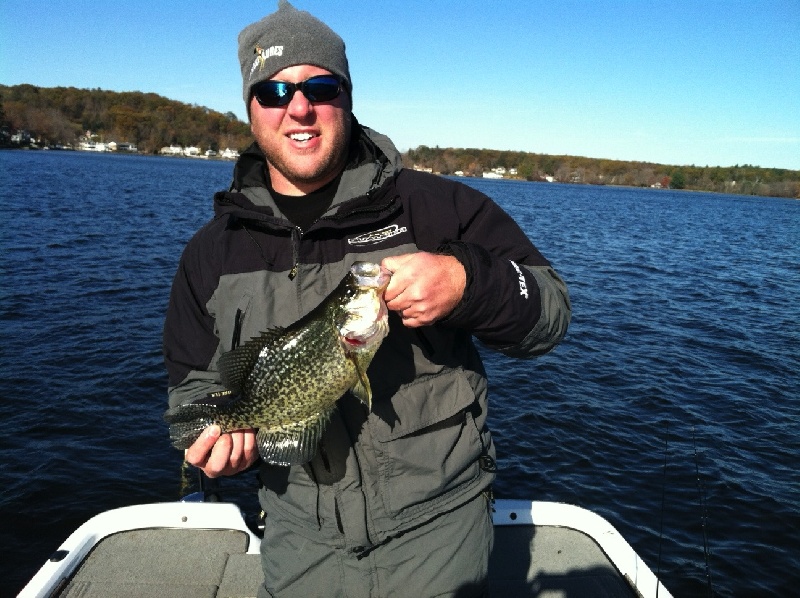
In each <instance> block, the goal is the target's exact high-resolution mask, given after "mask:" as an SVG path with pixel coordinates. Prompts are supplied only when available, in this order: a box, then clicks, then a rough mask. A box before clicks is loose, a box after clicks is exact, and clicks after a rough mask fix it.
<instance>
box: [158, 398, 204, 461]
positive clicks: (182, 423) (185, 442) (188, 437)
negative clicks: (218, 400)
mask: <svg viewBox="0 0 800 598" xmlns="http://www.w3.org/2000/svg"><path fill="white" fill-rule="evenodd" d="M164 419H165V420H166V421H167V423H168V424H169V439H170V442H172V446H174V447H175V448H176V449H181V450H183V449H187V448H189V447H190V446H192V444H194V441H195V440H197V439H198V438H199V437H200V434H201V433H202V432H203V430H205V429H206V428H207V427H208V426H210V425H212V424H214V423H216V422H215V419H214V408H213V407H209V406H208V405H192V404H189V405H178V406H177V407H173V408H172V409H169V410H168V411H167V412H166V413H165V414H164Z"/></svg>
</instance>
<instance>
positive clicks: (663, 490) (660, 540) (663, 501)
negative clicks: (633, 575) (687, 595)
mask: <svg viewBox="0 0 800 598" xmlns="http://www.w3.org/2000/svg"><path fill="white" fill-rule="evenodd" d="M668 448H669V423H666V424H665V431H664V475H663V477H662V480H661V523H660V526H661V528H660V529H659V530H658V562H657V564H656V598H658V589H659V586H661V584H660V583H659V581H658V580H659V579H661V544H662V543H663V541H664V508H665V504H666V496H667V454H668Z"/></svg>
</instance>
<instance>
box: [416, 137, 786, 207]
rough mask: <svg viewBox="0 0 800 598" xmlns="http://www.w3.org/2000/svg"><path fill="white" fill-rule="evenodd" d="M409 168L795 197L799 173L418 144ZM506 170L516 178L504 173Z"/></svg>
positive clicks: (585, 182) (598, 183) (450, 172)
mask: <svg viewBox="0 0 800 598" xmlns="http://www.w3.org/2000/svg"><path fill="white" fill-rule="evenodd" d="M404 160H405V162H406V164H407V165H408V166H411V167H415V168H421V169H430V170H432V171H433V172H437V173H440V174H446V175H453V174H456V173H460V174H463V175H465V176H483V173H484V172H491V171H494V170H495V169H504V170H505V172H506V174H504V176H505V177H507V178H519V179H525V180H529V181H544V180H548V181H556V182H561V183H579V184H589V185H623V186H631V187H660V188H665V189H666V188H670V189H691V190H696V191H711V192H717V193H738V194H747V195H763V196H773V197H792V198H800V171H798V170H787V169H782V168H761V167H758V166H750V165H747V164H745V165H738V164H737V165H735V166H727V167H723V166H695V165H691V166H674V165H668V164H653V163H649V162H635V161H624V160H605V159H599V158H585V157H580V156H555V155H548V154H535V153H530V152H512V151H500V150H489V149H453V148H439V147H434V148H431V147H427V146H424V145H423V146H420V147H417V148H416V149H412V150H409V151H408V152H407V153H406V154H405V155H404ZM509 172H514V173H515V174H513V175H509V174H508V173H509Z"/></svg>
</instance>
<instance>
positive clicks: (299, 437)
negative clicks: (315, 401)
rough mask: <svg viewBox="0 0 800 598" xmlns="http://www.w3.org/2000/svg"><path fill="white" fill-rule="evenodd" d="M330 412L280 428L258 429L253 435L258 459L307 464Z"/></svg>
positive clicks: (281, 463)
mask: <svg viewBox="0 0 800 598" xmlns="http://www.w3.org/2000/svg"><path fill="white" fill-rule="evenodd" d="M331 413H333V409H330V410H328V411H325V412H323V413H319V414H317V415H315V416H314V417H312V418H311V419H308V420H306V421H304V422H300V423H297V424H291V425H288V426H284V427H282V428H280V429H273V430H268V429H266V428H260V429H259V430H258V434H257V435H256V443H257V444H258V452H259V454H260V455H261V458H262V459H264V461H266V462H267V463H272V464H273V465H302V464H303V463H308V462H309V461H311V459H313V458H314V455H315V454H316V453H317V445H318V444H319V440H320V438H322V432H323V431H324V429H325V424H326V423H328V420H329V419H330V417H331Z"/></svg>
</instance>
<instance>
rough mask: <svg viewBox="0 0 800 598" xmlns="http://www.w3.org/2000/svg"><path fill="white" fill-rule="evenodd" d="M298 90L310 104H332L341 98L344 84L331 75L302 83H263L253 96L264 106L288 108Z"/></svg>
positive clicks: (313, 78) (254, 91)
mask: <svg viewBox="0 0 800 598" xmlns="http://www.w3.org/2000/svg"><path fill="white" fill-rule="evenodd" d="M297 89H299V90H300V91H302V92H303V95H304V96H306V98H308V101H310V102H330V101H331V100H333V99H334V98H336V97H338V96H339V93H340V92H341V90H342V84H341V82H340V81H339V79H338V78H337V77H332V76H330V75H321V76H319V77H311V78H310V79H306V80H305V81H303V82H302V83H287V82H286V81H263V82H262V83H259V84H258V85H256V86H255V87H254V88H253V95H254V96H255V97H256V100H258V103H259V104H261V105H262V106H265V107H268V108H275V107H277V106H286V105H287V104H288V103H289V102H291V101H292V96H294V92H295V90H297Z"/></svg>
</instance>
